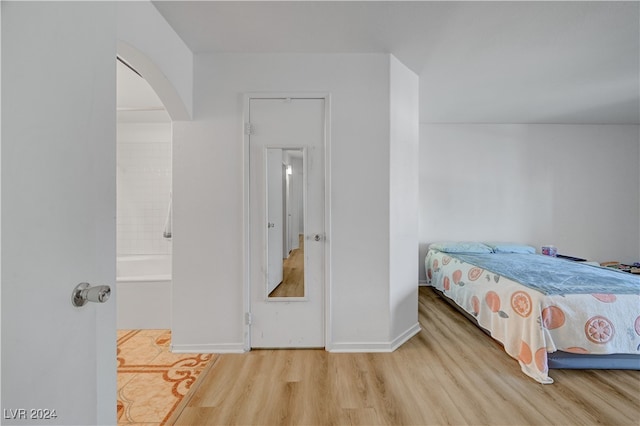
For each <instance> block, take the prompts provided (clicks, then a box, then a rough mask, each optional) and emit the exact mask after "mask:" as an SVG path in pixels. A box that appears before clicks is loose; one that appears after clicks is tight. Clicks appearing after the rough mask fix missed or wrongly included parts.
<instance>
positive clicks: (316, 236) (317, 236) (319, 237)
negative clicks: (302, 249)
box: [313, 234, 322, 241]
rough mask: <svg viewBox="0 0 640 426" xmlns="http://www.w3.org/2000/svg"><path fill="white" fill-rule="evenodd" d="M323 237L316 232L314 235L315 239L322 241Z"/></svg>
mask: <svg viewBox="0 0 640 426" xmlns="http://www.w3.org/2000/svg"><path fill="white" fill-rule="evenodd" d="M321 239H322V237H321V236H320V234H315V235H314V236H313V240H314V241H320V240H321Z"/></svg>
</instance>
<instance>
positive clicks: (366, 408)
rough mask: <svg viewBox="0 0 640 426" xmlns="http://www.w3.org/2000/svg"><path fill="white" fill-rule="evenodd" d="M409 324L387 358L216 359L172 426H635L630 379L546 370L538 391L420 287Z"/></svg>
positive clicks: (636, 400) (637, 416) (636, 404)
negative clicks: (407, 335)
mask: <svg viewBox="0 0 640 426" xmlns="http://www.w3.org/2000/svg"><path fill="white" fill-rule="evenodd" d="M419 321H420V324H421V326H422V331H421V332H420V333H418V334H417V335H416V336H414V337H413V338H412V339H411V340H410V341H409V342H407V343H405V344H404V345H403V346H401V347H400V348H399V349H398V350H396V351H395V352H393V353H328V352H326V351H324V350H323V349H318V350H254V351H251V352H248V353H246V354H223V355H220V356H219V357H218V358H217V360H216V363H215V364H214V365H213V367H212V368H211V369H210V370H209V372H208V373H207V376H206V377H203V378H202V382H201V385H200V386H199V388H198V390H197V391H196V393H195V394H194V395H193V397H192V398H191V400H190V402H189V404H188V406H187V407H186V408H185V409H184V411H183V412H182V413H181V414H180V416H179V417H177V421H176V424H179V425H204V424H210V425H225V424H243V425H286V424H300V425H302V424H304V425H378V424H386V425H431V424H433V425H441V424H454V425H484V424H486V425H488V424H491V425H496V424H501V425H538V424H545V425H551V424H553V425H578V424H579V425H591V424H604V425H638V424H639V421H640V371H620V370H553V371H552V372H551V376H552V377H553V379H554V380H555V383H554V384H551V385H541V384H539V383H537V382H535V381H534V380H532V379H530V378H529V377H527V376H525V375H524V374H523V373H522V372H521V371H520V367H519V365H518V363H517V362H516V361H515V360H514V359H512V358H510V357H509V356H508V355H507V354H506V353H505V352H504V350H503V349H502V347H501V346H500V345H499V344H498V343H496V342H494V341H493V340H491V339H490V338H489V337H488V336H486V335H485V334H484V333H483V332H482V331H480V330H479V329H477V328H476V327H475V326H474V325H472V324H471V323H470V322H469V321H468V320H467V319H465V318H464V317H462V315H460V314H459V313H458V312H456V311H454V310H453V308H451V307H450V306H449V305H448V304H447V303H445V302H444V301H442V300H440V299H439V297H438V296H436V295H435V294H434V293H433V292H432V291H431V289H429V288H426V287H421V288H420V289H419Z"/></svg>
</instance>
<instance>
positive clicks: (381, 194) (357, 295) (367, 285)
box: [173, 54, 415, 350]
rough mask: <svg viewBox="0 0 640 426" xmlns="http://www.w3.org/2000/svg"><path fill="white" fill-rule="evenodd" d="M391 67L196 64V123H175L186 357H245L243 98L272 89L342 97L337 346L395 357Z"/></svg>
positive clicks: (299, 59) (317, 59)
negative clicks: (219, 353)
mask: <svg viewBox="0 0 640 426" xmlns="http://www.w3.org/2000/svg"><path fill="white" fill-rule="evenodd" d="M389 61H390V57H389V55H384V54H338V55H322V54H318V55H302V54H282V55H261V54H255V55H250V54H221V55H205V54H201V55H197V56H196V58H195V73H196V74H195V90H194V93H195V99H194V102H195V104H194V118H195V119H194V121H193V122H192V123H177V124H175V125H174V169H173V173H174V241H173V244H174V269H173V278H174V306H173V344H174V347H175V348H177V349H182V350H189V349H198V350H201V349H202V348H212V349H215V350H222V349H225V348H226V349H229V350H240V349H242V347H243V342H244V318H243V315H244V314H243V288H242V283H243V261H242V259H243V251H242V242H243V223H242V222H243V164H244V163H243V158H242V156H243V135H242V128H243V123H242V121H243V115H242V114H243V103H242V99H243V98H242V95H243V93H245V92H269V91H271V92H313V91H317V92H325V93H326V92H330V93H331V102H332V104H331V118H330V121H331V134H330V137H331V157H330V159H329V160H330V163H331V176H330V179H331V182H332V188H331V209H332V211H331V227H332V228H331V230H327V231H328V233H329V234H328V238H329V243H330V245H331V258H330V259H329V261H330V262H331V276H330V280H331V299H330V301H329V303H330V304H331V320H332V324H333V326H332V327H331V329H330V330H329V331H330V336H331V337H330V340H331V341H330V342H327V345H328V346H330V347H331V346H332V347H334V348H336V347H342V348H350V347H353V345H354V344H356V343H357V344H362V343H365V344H366V345H369V346H370V347H371V346H376V345H381V346H384V347H388V344H389V340H390V339H389V336H390V327H389V321H390V319H389V315H390V314H389V312H390V307H389V292H390V290H389V285H390V284H389V277H390V270H389V263H390V262H389V238H390V234H389V200H390V198H389V167H390V161H389V132H390V130H389V120H390V118H389V117H390V113H389V96H390V93H389V92H390V89H389V84H390V83H389V74H390V65H389ZM414 261H415V256H414Z"/></svg>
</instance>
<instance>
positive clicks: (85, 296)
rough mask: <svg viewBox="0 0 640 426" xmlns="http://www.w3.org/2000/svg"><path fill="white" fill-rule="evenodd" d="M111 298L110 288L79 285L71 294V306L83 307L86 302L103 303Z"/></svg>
mask: <svg viewBox="0 0 640 426" xmlns="http://www.w3.org/2000/svg"><path fill="white" fill-rule="evenodd" d="M109 296H111V288H110V287H109V286H108V285H98V286H95V287H91V285H90V284H89V283H80V284H78V285H77V286H76V287H75V288H74V289H73V293H71V303H72V304H73V306H77V307H80V306H84V305H86V304H87V302H95V303H104V302H106V301H107V300H108V299H109Z"/></svg>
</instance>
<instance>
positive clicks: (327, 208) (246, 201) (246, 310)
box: [242, 92, 331, 351]
mask: <svg viewBox="0 0 640 426" xmlns="http://www.w3.org/2000/svg"><path fill="white" fill-rule="evenodd" d="M251 99H324V108H325V111H324V117H325V121H324V185H325V192H324V230H325V244H324V258H325V263H324V272H325V273H324V330H325V331H324V333H325V335H324V342H325V349H327V350H328V349H329V348H330V346H331V344H330V342H331V303H330V301H331V297H330V296H331V280H330V277H331V257H330V254H331V214H330V212H331V173H330V171H331V156H330V153H331V149H330V148H331V126H330V123H331V115H330V112H331V95H330V94H329V93H326V92H265V93H262V92H260V93H245V95H244V108H243V132H242V134H243V179H244V182H243V198H242V200H243V209H242V210H243V237H242V238H243V241H242V252H243V320H244V350H245V351H250V350H251V330H250V322H251V321H250V312H251V290H250V289H251V283H250V273H249V269H250V264H249V261H250V249H251V233H250V221H249V208H250V194H249V184H250V181H249V172H250V169H251V167H250V163H249V140H250V138H249V136H250V135H249V131H248V130H249V129H248V128H247V127H248V124H249V103H250V100H251Z"/></svg>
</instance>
